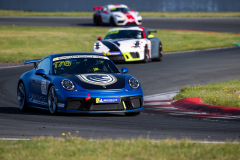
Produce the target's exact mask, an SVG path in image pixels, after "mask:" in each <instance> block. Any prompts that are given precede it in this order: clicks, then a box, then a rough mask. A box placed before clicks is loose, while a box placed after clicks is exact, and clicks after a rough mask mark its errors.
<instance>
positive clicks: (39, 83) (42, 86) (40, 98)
mask: <svg viewBox="0 0 240 160" xmlns="http://www.w3.org/2000/svg"><path fill="white" fill-rule="evenodd" d="M50 67H51V66H50V59H49V58H45V59H43V60H42V61H41V62H40V63H39V64H38V66H37V68H36V70H38V69H43V70H44V71H45V74H46V77H44V76H41V75H36V74H35V75H33V76H32V78H31V79H30V83H31V88H30V94H29V97H30V98H29V99H30V101H31V102H32V103H35V104H36V105H37V106H41V107H47V92H48V91H47V89H48V85H49V80H48V78H47V76H48V75H49V74H50Z"/></svg>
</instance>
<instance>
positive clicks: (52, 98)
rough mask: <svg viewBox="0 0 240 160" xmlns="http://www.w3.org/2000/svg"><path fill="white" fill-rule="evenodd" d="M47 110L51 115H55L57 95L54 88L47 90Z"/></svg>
mask: <svg viewBox="0 0 240 160" xmlns="http://www.w3.org/2000/svg"><path fill="white" fill-rule="evenodd" d="M48 109H49V112H50V113H51V114H57V110H58V106H57V94H56V91H55V87H54V86H51V87H50V89H49V90H48Z"/></svg>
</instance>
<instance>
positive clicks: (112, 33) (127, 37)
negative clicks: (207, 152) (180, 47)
mask: <svg viewBox="0 0 240 160" xmlns="http://www.w3.org/2000/svg"><path fill="white" fill-rule="evenodd" d="M152 32H156V31H151V30H147V29H146V28H144V27H136V26H135V27H117V28H112V29H110V30H109V31H108V32H107V35H106V36H105V38H104V39H103V40H102V38H101V37H98V41H97V42H96V43H94V45H93V49H92V51H93V52H95V53H100V54H104V55H106V56H108V57H109V58H110V59H111V60H112V61H113V62H132V61H143V62H145V63H146V62H148V60H149V59H152V60H156V61H162V42H161V41H160V39H159V38H157V37H154V36H153V35H152V34H151V33H152Z"/></svg>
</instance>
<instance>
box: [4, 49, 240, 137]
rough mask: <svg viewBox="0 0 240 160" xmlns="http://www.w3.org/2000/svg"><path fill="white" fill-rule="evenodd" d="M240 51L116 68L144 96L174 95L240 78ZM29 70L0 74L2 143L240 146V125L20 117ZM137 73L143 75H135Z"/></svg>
mask: <svg viewBox="0 0 240 160" xmlns="http://www.w3.org/2000/svg"><path fill="white" fill-rule="evenodd" d="M239 52H240V48H239V47H235V48H230V49H221V50H210V51H197V52H188V53H178V54H167V55H164V60H163V61H162V62H149V63H147V64H141V63H137V64H118V67H119V68H120V67H121V66H126V67H128V68H129V70H130V72H129V73H130V74H132V75H134V76H135V77H137V78H138V79H139V80H140V82H141V84H142V87H143V90H144V94H145V95H151V94H155V93H161V92H168V91H173V90H178V89H180V88H181V87H182V86H184V85H187V84H205V83H209V82H217V81H224V80H228V79H234V78H240V70H239V59H240V54H239ZM31 68H32V66H27V67H16V68H2V69H0V75H1V78H0V99H1V103H0V137H1V138H30V137H35V136H51V135H52V136H61V134H62V133H67V132H71V133H76V131H77V130H78V131H79V134H78V135H79V136H82V137H84V138H137V137H149V138H154V139H162V138H166V137H175V138H183V137H185V138H192V139H194V140H210V141H215V140H218V141H220V140H226V139H232V140H238V137H239V136H240V123H238V122H223V121H205V120H196V119H181V118H174V117H171V116H167V115H149V114H145V113H143V114H141V115H139V116H136V117H127V116H124V115H122V114H118V115H113V114H112V115H106V114H105V115H78V114H77V115H75V114H74V115H72V114H63V115H60V116H52V115H50V114H48V111H41V110H37V109H32V110H31V111H29V112H21V111H20V110H19V109H18V104H17V95H16V88H17V81H18V78H19V77H20V76H21V74H22V73H24V72H25V71H28V70H30V69H31ZM139 71H141V72H139Z"/></svg>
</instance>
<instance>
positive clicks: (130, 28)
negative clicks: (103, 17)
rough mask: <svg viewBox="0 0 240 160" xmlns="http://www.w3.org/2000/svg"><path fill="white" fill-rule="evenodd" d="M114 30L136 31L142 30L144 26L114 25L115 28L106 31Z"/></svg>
mask: <svg viewBox="0 0 240 160" xmlns="http://www.w3.org/2000/svg"><path fill="white" fill-rule="evenodd" d="M116 30H138V31H143V30H144V27H136V26H127V27H116V28H112V29H110V30H109V31H108V32H110V31H116Z"/></svg>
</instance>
